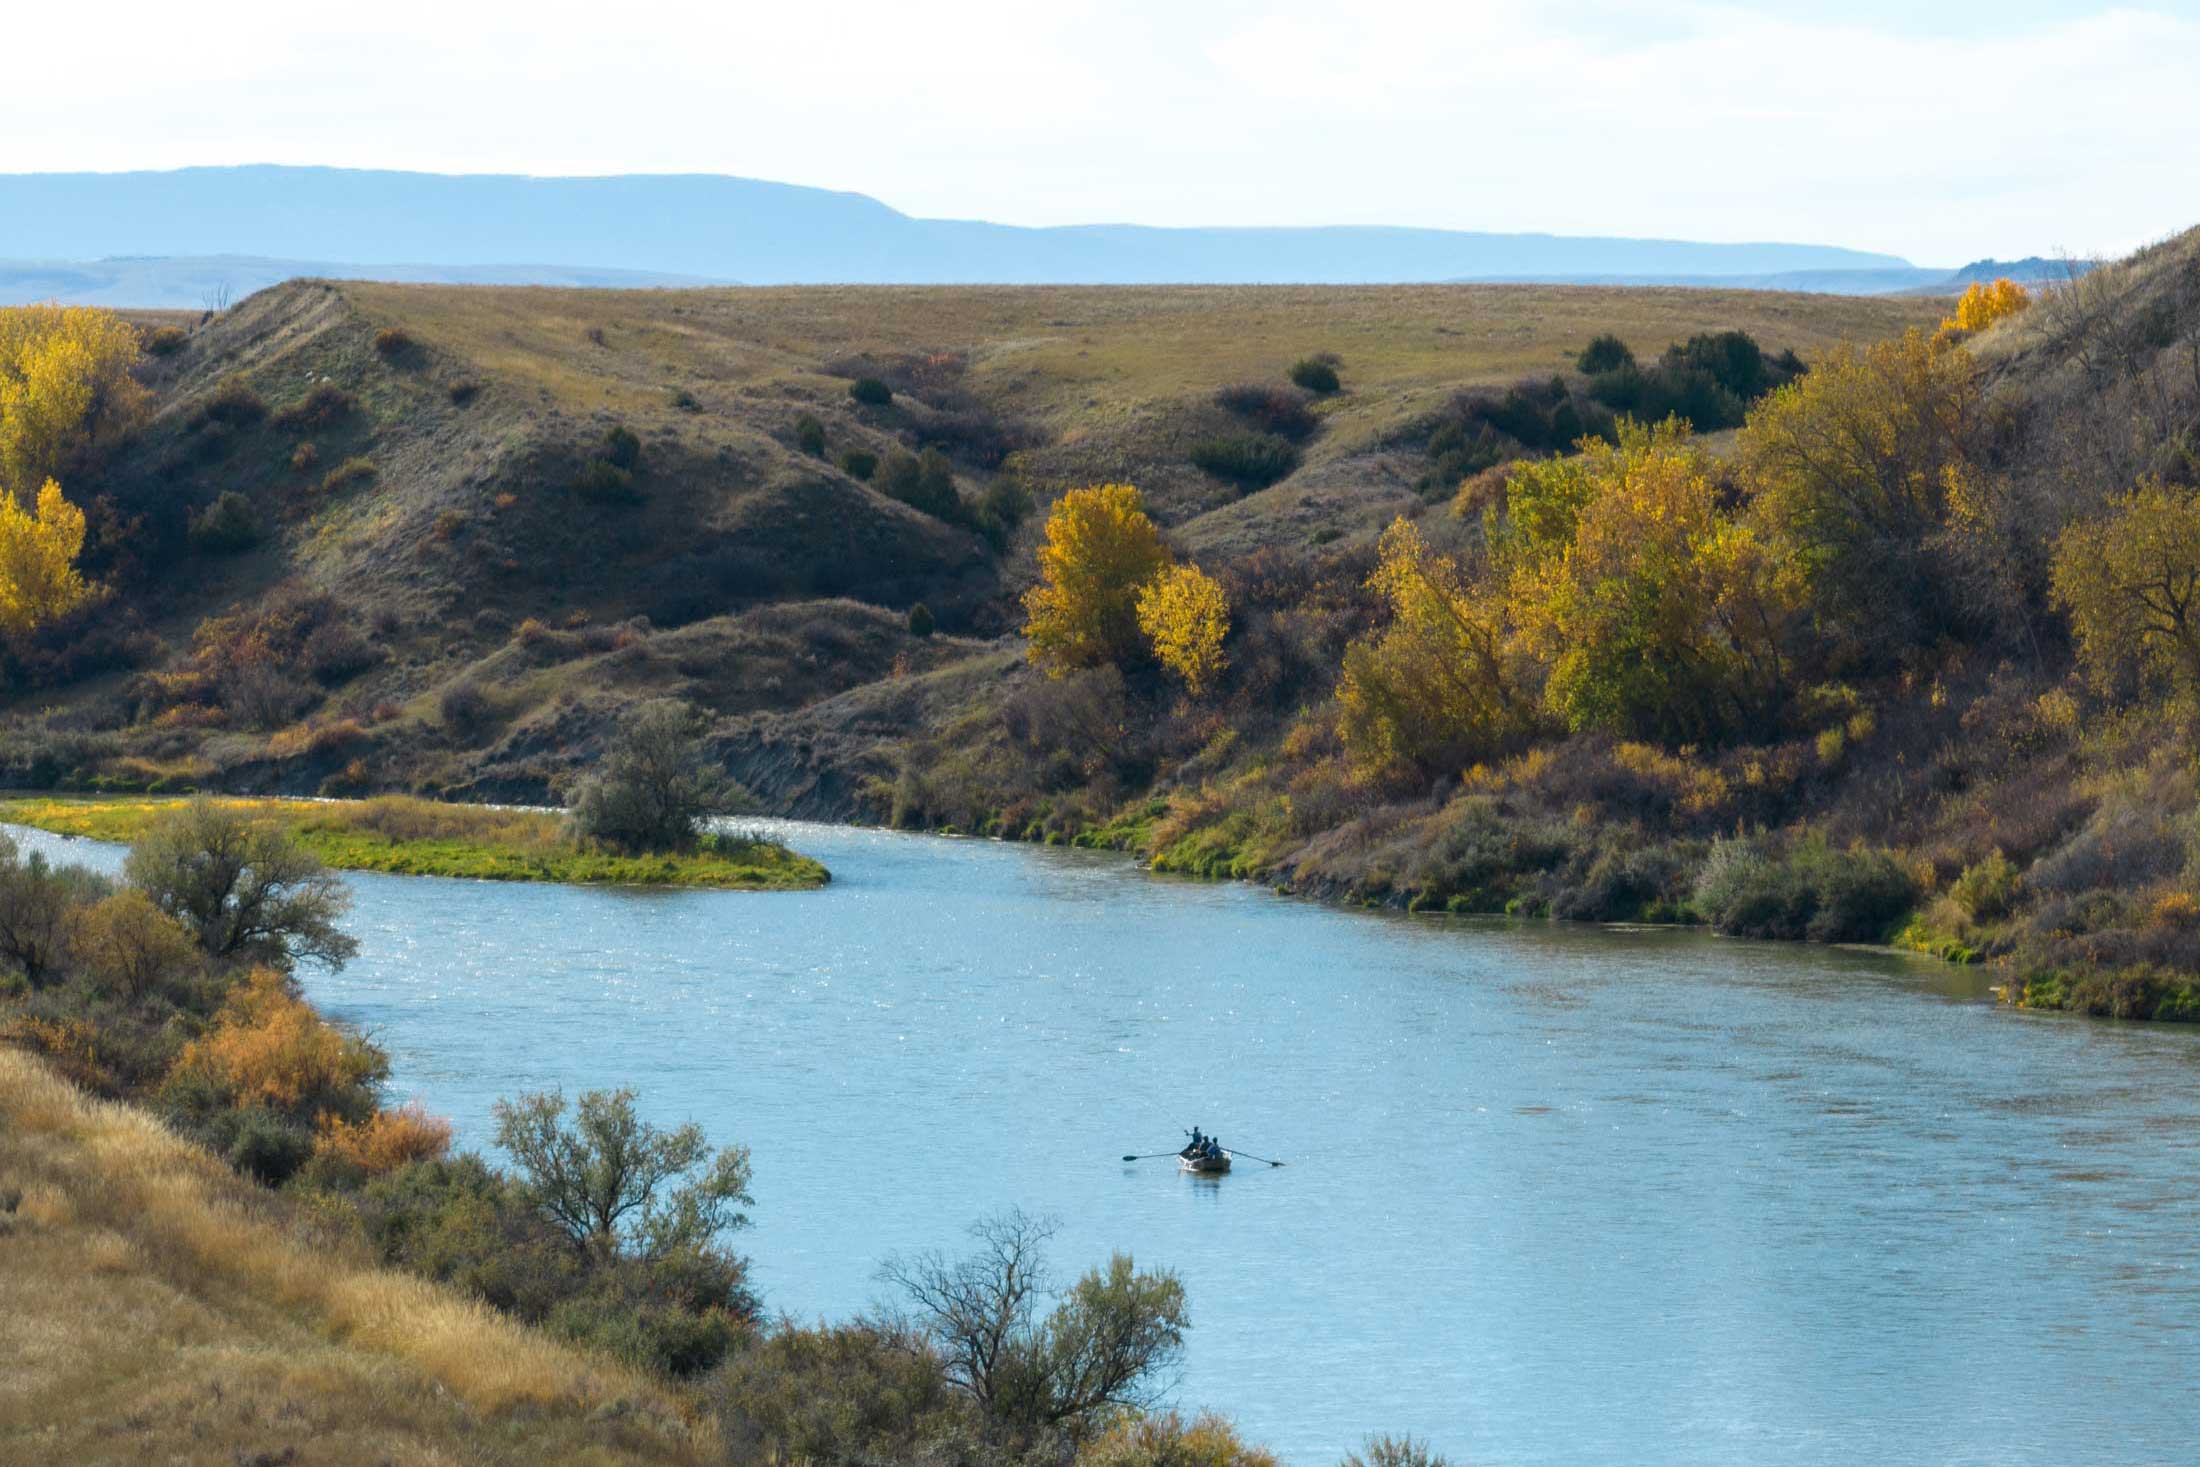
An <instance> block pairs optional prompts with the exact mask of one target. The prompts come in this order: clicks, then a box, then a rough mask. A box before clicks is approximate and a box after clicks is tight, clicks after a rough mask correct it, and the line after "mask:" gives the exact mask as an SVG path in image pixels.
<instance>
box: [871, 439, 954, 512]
mask: <svg viewBox="0 0 2200 1467" xmlns="http://www.w3.org/2000/svg"><path fill="white" fill-rule="evenodd" d="M878 489H879V492H880V493H882V494H885V495H887V496H888V497H889V498H892V499H898V500H900V501H901V502H902V503H903V504H906V505H908V506H909V507H910V508H911V509H915V510H921V511H923V512H924V513H925V514H928V515H930V516H932V518H934V519H936V520H946V521H947V522H948V523H950V524H962V523H965V522H966V521H967V520H968V519H969V514H968V512H967V511H966V510H965V509H964V507H963V502H962V496H961V495H959V494H957V493H956V492H955V475H954V472H953V470H952V469H950V468H949V467H948V463H947V455H946V454H944V453H941V452H940V451H939V450H938V449H936V448H927V449H926V450H925V451H924V452H923V453H921V454H912V453H897V454H895V455H894V456H893V457H892V458H890V459H888V460H886V462H885V463H884V464H883V465H881V466H880V468H879V472H878Z"/></svg>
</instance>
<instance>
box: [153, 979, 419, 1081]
mask: <svg viewBox="0 0 2200 1467" xmlns="http://www.w3.org/2000/svg"><path fill="white" fill-rule="evenodd" d="M176 1068H177V1069H179V1070H198V1071H201V1072H204V1073H206V1074H209V1075H211V1076H212V1077H214V1078H215V1079H217V1080H220V1081H221V1082H222V1083H223V1084H225V1085H226V1086H227V1087H228V1088H229V1090H230V1091H231V1092H232V1093H233V1094H234V1095H235V1096H236V1098H237V1099H238V1101H239V1102H240V1103H242V1104H247V1105H252V1104H258V1105H265V1106H267V1107H268V1108H269V1109H271V1110H278V1111H286V1112H289V1113H291V1114H293V1115H316V1114H319V1113H320V1112H322V1111H336V1112H339V1113H341V1112H344V1111H356V1110H357V1109H358V1108H359V1100H360V1097H361V1095H362V1092H364V1091H365V1090H367V1089H368V1088H369V1087H371V1086H373V1085H376V1084H378V1083H380V1082H381V1080H382V1079H383V1078H384V1077H385V1076H386V1075H387V1074H388V1073H389V1060H388V1059H387V1058H386V1057H385V1056H384V1055H383V1053H382V1052H381V1051H380V1050H378V1049H376V1048H375V1047H374V1046H373V1045H371V1044H369V1043H367V1041H366V1040H364V1039H361V1038H359V1037H358V1036H357V1035H352V1034H346V1033H344V1032H343V1031H342V1030H341V1029H338V1028H337V1027H336V1026H335V1025H333V1024H330V1023H328V1022H327V1021H326V1020H324V1019H323V1018H322V1017H321V1016H320V1015H319V1014H317V1013H315V1012H314V1011H313V1010H312V1008H311V1007H309V1006H308V1005H307V1004H306V1003H305V1002H304V1001H303V1000H301V999H299V998H298V997H297V996H296V995H295V994H293V993H292V992H291V990H290V980H289V979H287V978H285V977H284V976H283V975H282V974H281V973H278V972H276V971H275V970H274V969H273V968H255V969H253V970H252V972H251V973H250V974H249V975H248V976H247V977H246V978H245V979H244V981H243V982H241V983H239V984H238V985H237V987H236V988H235V989H233V990H231V992H230V995H229V998H228V999H227V1001H225V1002H224V1003H223V1005H222V1010H221V1014H220V1016H219V1017H218V1019H217V1021H216V1023H215V1026H214V1027H213V1028H212V1029H210V1030H208V1031H207V1032H206V1033H205V1034H204V1035H202V1036H201V1037H199V1038H198V1039H195V1040H193V1041H192V1042H191V1044H190V1046H189V1047H188V1048H186V1049H185V1050H184V1052H183V1054H182V1056H181V1057H179V1058H178V1059H177V1061H176Z"/></svg>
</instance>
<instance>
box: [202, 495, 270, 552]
mask: <svg viewBox="0 0 2200 1467" xmlns="http://www.w3.org/2000/svg"><path fill="white" fill-rule="evenodd" d="M190 533H191V548H192V549H194V550H198V551H202V552H204V553H206V554H208V555H233V554H235V553H236V552H238V551H240V550H250V549H251V548H252V547H253V546H255V545H257V544H259V543H260V517H259V515H257V514H256V513H254V512H253V509H252V501H251V500H249V499H247V498H245V497H244V496H243V495H242V494H239V493H238V492H237V491H236V490H234V489H225V490H223V491H222V493H221V497H219V498H218V499H216V500H215V501H214V502H213V503H212V504H210V505H208V506H207V507H206V508H205V509H202V510H200V511H199V512H198V513H197V514H195V515H193V516H191V532H190Z"/></svg>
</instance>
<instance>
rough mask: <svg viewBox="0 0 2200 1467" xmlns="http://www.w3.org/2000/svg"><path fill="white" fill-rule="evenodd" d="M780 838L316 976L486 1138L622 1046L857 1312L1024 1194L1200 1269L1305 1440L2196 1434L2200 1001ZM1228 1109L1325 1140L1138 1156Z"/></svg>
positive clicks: (766, 1230)
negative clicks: (709, 889)
mask: <svg viewBox="0 0 2200 1467" xmlns="http://www.w3.org/2000/svg"><path fill="white" fill-rule="evenodd" d="M790 838H791V839H793V841H794V842H795V843H796V844H797V845H798V846H799V847H800V848H802V849H804V850H806V851H810V852H812V853H814V854H816V855H818V856H819V857H820V858H821V859H823V860H824V861H825V862H826V864H827V865H829V866H830V867H832V869H833V872H834V875H835V878H836V880H835V882H834V884H833V886H832V887H831V888H830V889H829V890H827V891H824V892H821V893H805V894H786V895H761V896H758V895H738V894H713V893H644V892H632V891H587V890H571V889H561V888H553V887H528V886H498V885H490V884H474V883H455V882H443V881H425V880H407V879H404V878H389V877H381V878H377V877H361V878H357V879H356V880H355V882H354V885H355V887H356V889H357V892H358V897H359V902H358V909H357V913H356V920H355V922H354V924H353V925H354V928H355V930H357V931H358V932H359V934H360V936H361V938H362V940H363V950H362V953H361V956H360V958H359V960H358V961H357V962H355V963H354V964H352V966H351V967H350V968H348V969H346V970H345V971H344V972H343V973H341V974H337V975H333V976H323V975H308V983H307V986H308V988H309V990H310V991H311V993H312V994H313V996H314V998H315V999H316V1000H317V1001H319V1002H320V1003H321V1004H322V1005H323V1006H324V1007H325V1008H326V1009H327V1010H328V1011H329V1012H330V1013H332V1014H334V1015H336V1016H338V1017H341V1018H344V1019H347V1020H349V1021H351V1022H353V1023H356V1024H360V1025H362V1026H364V1027H366V1028H367V1029H369V1030H370V1031H372V1032H373V1033H374V1035H375V1036H376V1038H377V1039H379V1040H380V1042H381V1043H383V1044H384V1045H385V1046H387V1047H388V1049H389V1050H390V1052H391V1054H392V1055H393V1057H394V1059H395V1062H396V1080H395V1084H396V1089H397V1091H398V1092H399V1093H400V1094H415V1095H418V1096H419V1097H421V1098H422V1099H424V1100H425V1101H426V1102H427V1103H428V1104H429V1105H430V1106H431V1107H433V1108H435V1109H437V1110H440V1111H443V1112H446V1113H448V1114H450V1115H451V1116H452V1117H453V1118H454V1119H455V1120H456V1121H457V1123H458V1125H459V1127H460V1131H461V1135H462V1138H463V1139H464V1140H466V1141H468V1142H470V1143H474V1144H480V1143H482V1142H483V1141H484V1139H485V1137H486V1135H487V1133H488V1129H489V1128H488V1121H487V1117H488V1111H489V1105H490V1102H491V1101H492V1100H494V1099H495V1098H496V1097H497V1096H499V1095H504V1094H510V1093H512V1092H514V1091H517V1090H520V1089H522V1088H528V1087H541V1086H547V1085H563V1086H565V1087H567V1088H569V1089H571V1088H577V1087H584V1086H599V1085H612V1084H624V1083H632V1084H636V1085H638V1086H640V1087H641V1089H642V1092H643V1102H644V1107H645V1109H646V1110H648V1111H649V1112H651V1113H653V1114H654V1115H655V1116H656V1117H658V1118H659V1119H662V1120H666V1121H678V1120H685V1119H689V1118H694V1119H697V1120H700V1121H702V1122H703V1123H704V1124H705V1125H706V1127H707V1128H708V1129H709V1131H710V1133H711V1134H712V1136H713V1137H714V1138H718V1139H722V1140H740V1141H743V1142H745V1143H747V1144H748V1145H749V1146H750V1147H751V1148H752V1149H753V1151H754V1154H755V1164H756V1186H755V1191H756V1196H757V1207H756V1209H755V1215H756V1218H757V1227H756V1229H755V1230H754V1231H753V1232H752V1233H750V1234H748V1235H747V1236H746V1237H745V1239H744V1246H745V1247H746V1248H747V1249H748V1251H750V1252H752V1253H753V1254H754V1256H755V1258H756V1265H757V1282H758V1284H759V1286H760V1287H761V1288H762V1289H763V1291H764V1293H765V1295H766V1298H767V1300H768V1302H769V1303H770V1305H771V1306H772V1307H774V1308H775V1309H785V1310H789V1311H792V1312H794V1313H796V1314H799V1315H804V1316H817V1315H835V1314H842V1313H845V1312H848V1311H851V1310H853V1309H856V1308H858V1307H860V1306H862V1305H864V1304H865V1303H867V1302H869V1301H870V1300H871V1299H873V1298H874V1297H875V1292H876V1285H875V1283H874V1278H875V1274H876V1270H877V1267H878V1264H879V1262H880V1260H881V1259H882V1258H883V1257H884V1255H886V1254H887V1253H888V1252H890V1251H892V1250H894V1249H896V1248H902V1249H914V1248H925V1247H934V1246H944V1247H952V1246H953V1245H954V1244H955V1243H956V1242H957V1241H958V1238H957V1234H958V1230H959V1229H960V1228H961V1227H962V1226H963V1225H964V1224H965V1223H967V1222H968V1221H969V1220H970V1219H971V1218H973V1217H974V1216H976V1215H977V1214H979V1213H981V1212H984V1211H986V1210H989V1209H991V1208H994V1207H997V1206H1003V1205H1006V1204H1010V1203H1016V1204H1020V1205H1023V1206H1025V1207H1028V1208H1032V1209H1036V1210H1045V1211H1052V1212H1054V1213H1057V1214H1059V1215H1060V1216H1061V1218H1062V1219H1063V1229H1062V1232H1061V1234H1060V1236H1059V1238H1058V1239H1057V1258H1058V1261H1059V1262H1061V1263H1062V1264H1064V1265H1072V1266H1082V1265H1084V1264H1085V1263H1088V1262H1093V1261H1097V1260H1099V1259H1100V1258H1101V1257H1103V1256H1104V1255H1105V1254H1106V1253H1107V1252H1108V1251H1109V1250H1111V1249H1115V1248H1126V1249H1129V1250H1131V1251H1132V1252H1134V1253H1135V1254H1136V1255H1137V1256H1138V1258H1139V1259H1140V1260H1141V1261H1142V1262H1147V1263H1165V1264H1168V1265H1170V1266H1172V1267H1175V1268H1176V1269H1178V1270H1180V1271H1181V1272H1182V1273H1183V1274H1184V1276H1185V1279H1186V1283H1187V1286H1188V1289H1189V1292H1190V1299H1191V1305H1192V1311H1193V1319H1194V1325H1195V1327H1194V1330H1193V1334H1192V1342H1191V1351H1190V1360H1189V1365H1188V1368H1187V1371H1186V1376H1185V1380H1184V1383H1183V1387H1182V1391H1181V1396H1182V1398H1183V1400H1184V1401H1185V1403H1187V1404H1212V1405H1215V1406H1219V1407H1222V1408H1224V1409H1226V1410H1228V1411H1229V1412H1231V1413H1232V1414H1234V1415H1235V1416H1237V1417H1238V1418H1239V1420H1240V1421H1241V1422H1242V1423H1243V1425H1244V1426H1245V1427H1246V1429H1247V1431H1248V1432H1249V1433H1250V1435H1252V1436H1253V1437H1254V1438H1255V1439H1256V1440H1262V1441H1266V1442H1268V1443H1271V1444H1273V1445H1274V1446H1276V1447H1277V1448H1279V1449H1280V1450H1281V1451H1282V1452H1283V1454H1284V1455H1285V1457H1286V1459H1287V1460H1288V1461H1290V1462H1291V1463H1293V1464H1294V1467H1300V1464H1325V1463H1328V1462H1331V1461H1334V1459H1335V1458H1336V1457H1337V1456H1338V1455H1339V1453H1340V1452H1341V1451H1342V1450H1343V1449H1344V1448H1345V1447H1347V1446H1350V1445H1352V1444H1354V1443H1356V1442H1357V1441H1358V1440H1359V1439H1360V1438H1361V1437H1362V1436H1364V1435H1365V1434H1367V1433H1368V1432H1370V1431H1377V1430H1382V1431H1393V1432H1398V1431H1411V1432H1414V1433H1416V1434H1418V1435H1423V1436H1427V1437H1431V1438H1433V1439H1434V1440H1435V1441H1436V1442H1437V1443H1438V1444H1439V1445H1440V1446H1441V1447H1443V1448H1445V1449H1447V1450H1448V1451H1450V1452H1451V1453H1452V1454H1453V1458H1454V1460H1455V1461H1457V1460H1461V1459H1464V1460H1466V1461H1470V1462H1474V1463H1480V1464H1488V1463H1562V1462H1563V1463H1573V1462H1630V1463H1737V1464H1740V1463H1749V1464H1763V1463H1820V1462H1865V1461H1883V1462H1945V1463H1957V1462H1961V1463H2040V1464H2058V1467H2059V1464H2063V1463H2071V1462H2107V1461H2115V1462H2163V1463H2168V1462H2186V1461H2189V1460H2191V1453H2192V1447H2191V1443H2192V1441H2193V1440H2194V1439H2195V1436H2196V1434H2200V1406H2196V1404H2195V1402H2196V1396H2195V1393H2194V1392H2193V1390H2192V1388H2191V1382H2190V1378H2189V1377H2190V1369H2189V1362H2190V1361H2191V1360H2192V1359H2193V1358H2194V1356H2195V1352H2196V1351H2200V1337H2196V1326H2200V1277H2196V1275H2195V1271H2194V1269H2193V1267H2192V1264H2191V1261H2190V1254H2191V1251H2192V1245H2193V1239H2194V1230H2195V1224H2196V1223H2200V1090H2196V1087H2195V1084H2194V1082H2195V1080H2196V1079H2200V1034H2196V1033H2194V1032H2191V1031H2190V1030H2185V1029H2175V1028H2162V1029H2150V1028H2146V1027H2143V1026H2119V1025H2110V1024H2100V1023H2084V1022H2077V1021H2072V1020H2067V1019H2060V1018H2038V1017H2032V1016H2025V1015H2018V1014H2013V1013H2010V1012H2007V1011H2004V1010H1999V1009H1996V1008H1994V1007H1993V1006H1992V1005H1990V1004H1987V1003H1982V1002H1979V1001H1977V1000H1978V999H1980V998H1981V997H1982V996H1983V987H1982V981H1981V979H1980V978H1979V976H1978V975H1977V974H1975V973H1970V972H1966V971H1964V970H1961V969H1953V968H1946V967H1942V966H1939V965H1934V964H1927V963H1921V962H1914V961H1910V960H1905V959H1899V958H1894V957H1889V956H1886V955H1877V954H1865V953H1854V952H1845V951H1828V950H1824V949H1804V948H1795V947H1774V946H1763V945H1755V944H1744V943H1732V942H1722V941H1719V940H1717V939H1713V938H1709V937H1706V936H1703V935H1700V934H1686V933H1674V932H1662V931H1631V932H1609V931H1598V930H1594V929H1586V930H1584V929H1568V928H1563V927H1547V926H1542V925H1527V926H1521V925H1513V924H1508V923H1501V922H1486V921H1451V920H1443V919H1435V920H1430V919H1418V918H1415V919H1408V918H1403V917H1388V916H1370V915H1367V914H1364V913H1352V912H1339V911H1333V910H1327V909H1324V908H1321V907H1317V906H1313V905H1309V904H1305V903H1299V902H1292V901H1287V900H1283V899H1279V898H1276V897H1273V896H1271V895H1268V894H1266V893H1263V892H1260V891H1257V890H1254V889H1252V888H1248V887H1242V886H1208V885H1198V884H1192V883H1185V882H1176V881H1161V880H1155V879H1152V878H1148V877H1146V876H1143V875H1141V874H1140V873H1139V872H1138V871H1136V870H1135V868H1133V867H1132V866H1130V865H1129V864H1128V863H1126V862H1124V861H1122V860H1120V859H1117V858H1111V857H1106V856H1097V855H1091V854H1086V853H1077V852H1062V851H1048V850H1039V849H1030V848H1022V847H1007V846H998V845H992V844H987V843H980V842H964V841H957V842H949V841H940V840H930V839H924V838H918V837H907V836H895V835H888V834H882V833H875V832H864V831H853V830H843V829H835V828H827V827H814V826H799V827H792V828H791V830H790ZM34 839H35V838H34ZM70 849H71V850H72V851H73V852H75V853H77V854H79V855H83V854H88V853H99V851H98V848H93V847H87V846H84V845H83V844H81V843H78V844H75V845H73V846H72V847H71V848H70ZM103 858H104V856H103ZM1195 1122H1196V1123H1198V1124H1200V1125H1202V1126H1204V1127H1207V1128H1209V1129H1212V1130H1214V1131H1216V1132H1218V1133H1219V1134H1220V1135H1221V1137H1222V1139H1223V1141H1224V1143H1225V1144H1238V1145H1243V1146H1246V1147H1249V1148H1251V1149H1252V1150H1254V1151H1257V1152H1260V1153H1261V1154H1262V1155H1265V1156H1271V1157H1276V1158H1279V1159H1282V1160H1285V1161H1287V1162H1288V1163H1289V1164H1288V1165H1287V1166H1285V1167H1282V1168H1280V1169H1278V1168H1270V1167H1265V1166H1254V1165H1250V1164H1241V1166H1240V1167H1239V1168H1238V1169H1237V1170H1236V1171H1235V1172H1234V1173H1232V1174H1231V1175H1229V1176H1227V1177H1221V1178H1196V1177H1190V1176H1186V1175H1183V1174H1181V1173H1179V1172H1178V1171H1177V1170H1176V1168H1175V1165H1174V1163H1173V1162H1170V1161H1167V1160H1165V1159H1164V1160H1156V1161H1148V1162H1138V1163H1130V1164H1125V1163H1123V1162H1121V1161H1120V1160H1119V1159H1118V1158H1119V1157H1120V1156H1121V1155H1122V1154H1123V1153H1125V1152H1144V1151H1163V1150H1167V1149H1169V1148H1171V1147H1173V1146H1175V1145H1176V1144H1178V1137H1179V1133H1180V1132H1181V1130H1182V1129H1183V1128H1185V1127H1188V1126H1190V1125H1192V1124H1194V1123H1195Z"/></svg>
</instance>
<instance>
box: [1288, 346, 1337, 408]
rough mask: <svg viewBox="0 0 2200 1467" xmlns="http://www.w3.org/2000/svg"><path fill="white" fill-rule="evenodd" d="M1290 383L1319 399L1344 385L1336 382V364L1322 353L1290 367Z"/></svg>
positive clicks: (1331, 358) (1332, 358) (1334, 360)
mask: <svg viewBox="0 0 2200 1467" xmlns="http://www.w3.org/2000/svg"><path fill="white" fill-rule="evenodd" d="M1291 381H1292V383H1293V384H1294V385H1295V386H1299V387H1303V388H1305V389H1306V390H1307V391H1308V392H1311V393H1314V394H1315V395H1316V396H1319V397H1327V396H1328V395H1329V394H1330V393H1332V392H1335V391H1336V390H1337V389H1338V388H1339V387H1341V386H1343V385H1344V384H1343V383H1341V382H1340V381H1338V380H1337V363H1336V359H1335V358H1334V357H1331V356H1329V355H1328V354H1327V353H1324V354H1322V355H1320V356H1311V357H1308V358H1306V359H1305V360H1304V361H1301V362H1294V363H1292V365H1291Z"/></svg>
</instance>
